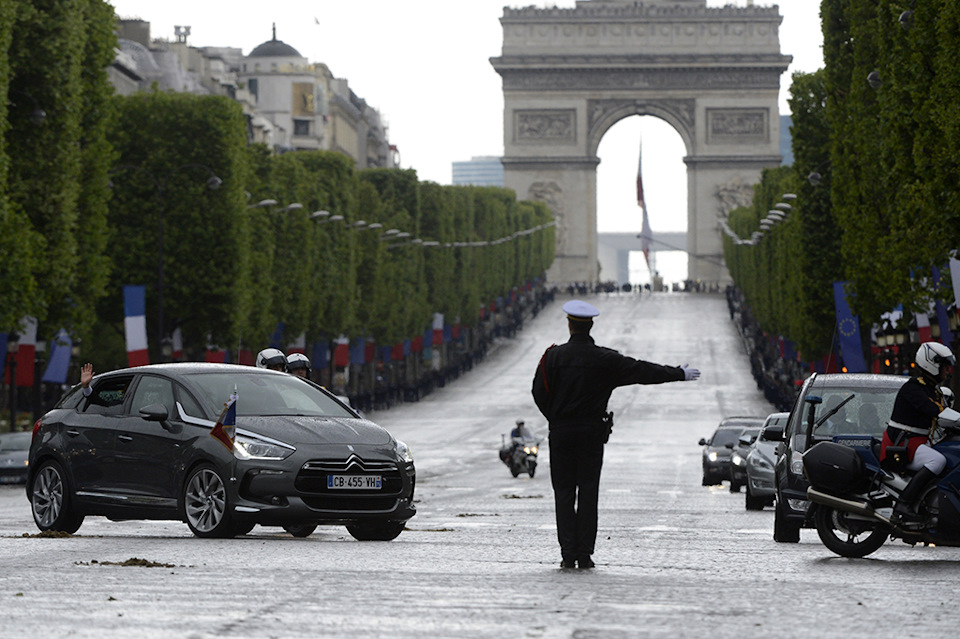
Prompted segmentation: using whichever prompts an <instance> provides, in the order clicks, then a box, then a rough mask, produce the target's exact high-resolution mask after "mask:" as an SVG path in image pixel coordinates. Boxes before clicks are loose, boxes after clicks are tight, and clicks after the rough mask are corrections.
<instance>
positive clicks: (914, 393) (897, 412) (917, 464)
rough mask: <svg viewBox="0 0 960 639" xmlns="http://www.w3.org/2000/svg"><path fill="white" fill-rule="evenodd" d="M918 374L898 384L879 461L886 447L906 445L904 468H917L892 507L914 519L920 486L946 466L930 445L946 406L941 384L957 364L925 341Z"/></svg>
mask: <svg viewBox="0 0 960 639" xmlns="http://www.w3.org/2000/svg"><path fill="white" fill-rule="evenodd" d="M915 361H916V364H917V370H918V371H919V374H918V375H916V376H915V377H911V378H910V379H909V380H907V382H906V383H905V384H904V385H903V386H901V387H900V390H899V391H898V392H897V397H896V400H894V404H893V412H892V413H891V415H890V421H889V422H887V429H886V430H885V431H884V433H883V441H882V443H881V450H880V462H881V463H883V462H884V460H886V458H887V448H888V447H889V446H906V447H907V451H906V459H907V462H908V463H907V464H906V466H905V469H906V470H910V471H916V474H914V476H913V477H912V478H911V479H910V482H909V483H908V484H907V486H906V487H905V488H904V489H903V492H902V493H900V498H899V499H898V500H897V505H896V506H895V507H894V517H895V518H908V519H911V518H916V517H917V507H916V502H917V501H918V500H919V498H920V495H921V494H922V493H923V489H924V488H925V487H926V486H927V484H929V483H930V482H931V481H932V480H933V479H935V478H936V477H937V476H938V475H939V474H940V473H941V472H943V469H944V468H945V467H946V464H947V459H946V457H944V456H943V454H942V453H940V452H938V451H936V450H934V449H933V448H932V447H931V446H930V445H929V443H928V442H929V440H930V434H931V433H932V432H933V429H934V428H936V425H937V416H938V415H939V414H940V413H941V412H942V411H943V409H944V408H945V407H946V401H945V399H944V396H943V392H942V391H941V390H940V384H941V383H943V381H944V380H945V378H946V377H947V376H948V375H949V374H950V371H951V370H952V367H953V366H954V365H955V364H956V361H957V360H956V358H955V357H954V355H953V352H952V351H951V350H950V349H949V348H947V347H946V346H944V345H943V344H940V343H938V342H924V343H923V344H921V345H920V348H919V349H917V356H916V358H915Z"/></svg>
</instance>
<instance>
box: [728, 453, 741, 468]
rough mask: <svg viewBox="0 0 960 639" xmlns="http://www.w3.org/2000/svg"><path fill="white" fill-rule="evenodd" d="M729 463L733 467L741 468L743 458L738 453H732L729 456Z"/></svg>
mask: <svg viewBox="0 0 960 639" xmlns="http://www.w3.org/2000/svg"><path fill="white" fill-rule="evenodd" d="M730 463H731V464H733V465H734V466H743V457H741V456H740V453H734V454H733V455H731V456H730Z"/></svg>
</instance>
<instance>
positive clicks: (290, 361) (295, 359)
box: [287, 353, 311, 379]
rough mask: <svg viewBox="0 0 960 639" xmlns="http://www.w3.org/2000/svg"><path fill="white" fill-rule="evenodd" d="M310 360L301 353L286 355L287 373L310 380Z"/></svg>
mask: <svg viewBox="0 0 960 639" xmlns="http://www.w3.org/2000/svg"><path fill="white" fill-rule="evenodd" d="M310 370H311V368H310V359H309V358H308V357H307V356H306V355H304V354H303V353H290V354H289V355H287V372H288V373H290V374H291V375H297V376H298V377H306V378H307V379H310Z"/></svg>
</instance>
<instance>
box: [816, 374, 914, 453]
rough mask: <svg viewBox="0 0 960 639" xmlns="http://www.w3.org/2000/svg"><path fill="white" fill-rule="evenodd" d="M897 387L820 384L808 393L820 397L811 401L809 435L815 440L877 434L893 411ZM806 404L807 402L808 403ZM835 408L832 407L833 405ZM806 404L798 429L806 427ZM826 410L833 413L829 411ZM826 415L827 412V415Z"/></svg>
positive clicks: (883, 427)
mask: <svg viewBox="0 0 960 639" xmlns="http://www.w3.org/2000/svg"><path fill="white" fill-rule="evenodd" d="M897 390H898V389H897V388H875V387H874V388H870V387H858V388H852V387H848V388H821V389H812V390H811V393H810V395H814V396H817V397H820V398H821V399H822V400H823V401H822V402H821V403H819V404H814V407H815V408H814V413H813V424H814V431H813V438H814V439H815V440H817V441H819V440H825V439H831V438H832V437H835V436H837V435H872V436H874V437H881V436H882V435H883V431H884V429H885V428H886V426H887V420H888V419H890V414H891V413H892V412H893V402H894V400H895V399H896V397H897ZM808 406H809V404H808ZM838 406H839V407H840V408H839V410H836V412H834V410H835V409H837V407H838ZM807 411H809V408H806V409H805V410H804V417H803V425H802V428H801V432H803V433H806V431H807V428H808V412H807ZM830 413H833V414H832V415H830ZM828 415H829V416H828Z"/></svg>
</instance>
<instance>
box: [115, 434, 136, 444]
mask: <svg viewBox="0 0 960 639" xmlns="http://www.w3.org/2000/svg"><path fill="white" fill-rule="evenodd" d="M117 439H119V440H121V441H125V442H132V441H133V437H131V436H130V435H117Z"/></svg>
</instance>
